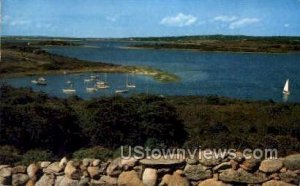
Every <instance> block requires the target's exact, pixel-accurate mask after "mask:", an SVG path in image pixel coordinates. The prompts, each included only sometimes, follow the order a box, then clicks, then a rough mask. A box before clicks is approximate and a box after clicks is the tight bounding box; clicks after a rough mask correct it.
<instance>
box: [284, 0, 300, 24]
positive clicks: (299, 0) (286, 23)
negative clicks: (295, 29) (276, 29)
mask: <svg viewBox="0 0 300 186" xmlns="http://www.w3.org/2000/svg"><path fill="white" fill-rule="evenodd" d="M299 1H300V0H299ZM283 26H284V27H286V28H287V27H289V26H290V24H288V23H286V24H284V25H283Z"/></svg>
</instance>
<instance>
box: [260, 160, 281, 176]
mask: <svg viewBox="0 0 300 186" xmlns="http://www.w3.org/2000/svg"><path fill="white" fill-rule="evenodd" d="M282 166H283V162H282V160H280V159H274V160H264V161H262V162H261V163H260V166H259V170H260V171H262V172H267V173H272V172H277V171H279V170H280V169H281V168H282Z"/></svg>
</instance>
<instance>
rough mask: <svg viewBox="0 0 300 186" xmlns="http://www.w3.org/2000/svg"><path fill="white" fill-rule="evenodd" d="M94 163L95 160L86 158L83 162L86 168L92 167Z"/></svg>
mask: <svg viewBox="0 0 300 186" xmlns="http://www.w3.org/2000/svg"><path fill="white" fill-rule="evenodd" d="M93 161H94V160H93V159H90V158H84V159H83V160H82V165H83V166H85V167H88V166H90V165H92V163H93Z"/></svg>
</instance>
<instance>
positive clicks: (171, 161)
mask: <svg viewBox="0 0 300 186" xmlns="http://www.w3.org/2000/svg"><path fill="white" fill-rule="evenodd" d="M184 162H185V160H184V159H176V158H174V159H164V158H160V159H148V158H146V159H142V160H140V163H141V164H142V165H146V166H159V165H178V164H182V163H184Z"/></svg>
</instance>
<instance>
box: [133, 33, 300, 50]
mask: <svg viewBox="0 0 300 186" xmlns="http://www.w3.org/2000/svg"><path fill="white" fill-rule="evenodd" d="M133 40H134V41H146V42H150V43H143V44H136V45H134V46H133V47H136V48H153V49H190V50H197V51H221V52H266V53H286V52H299V51H300V37H250V36H222V35H215V36H186V37H160V38H156V37H153V38H134V39H133Z"/></svg>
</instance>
